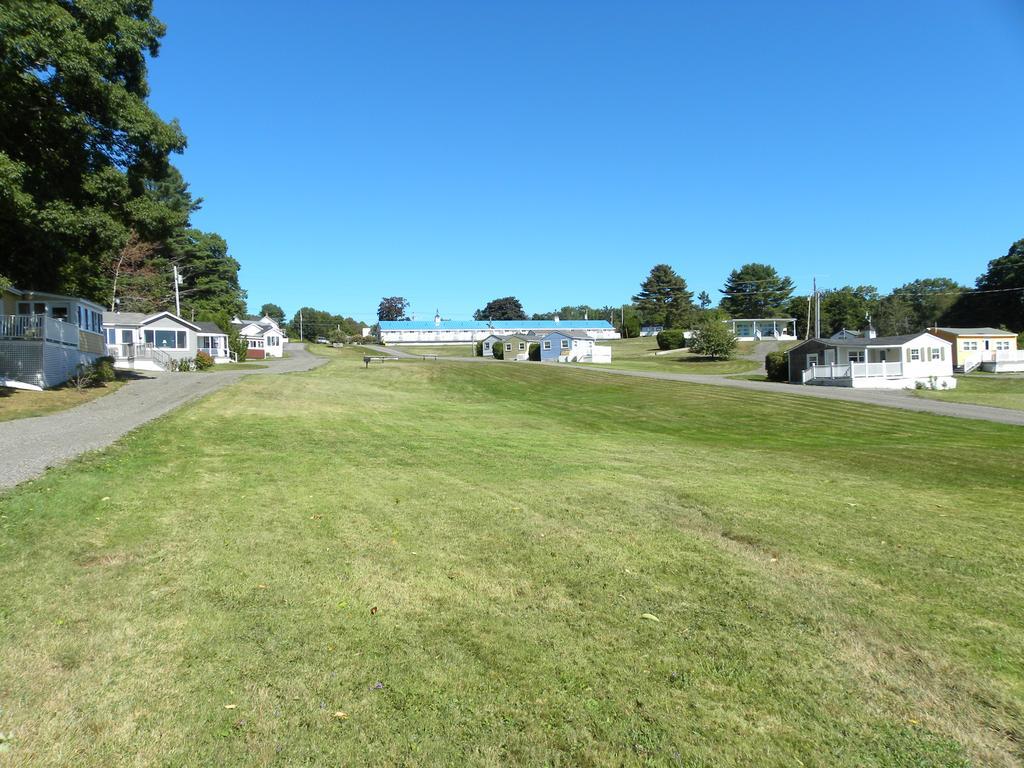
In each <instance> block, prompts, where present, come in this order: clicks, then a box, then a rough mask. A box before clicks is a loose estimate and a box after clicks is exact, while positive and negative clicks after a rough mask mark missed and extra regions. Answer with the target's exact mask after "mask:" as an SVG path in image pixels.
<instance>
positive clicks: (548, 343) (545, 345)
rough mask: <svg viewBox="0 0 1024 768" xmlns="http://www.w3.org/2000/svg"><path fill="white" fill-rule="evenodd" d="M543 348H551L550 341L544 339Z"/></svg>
mask: <svg viewBox="0 0 1024 768" xmlns="http://www.w3.org/2000/svg"><path fill="white" fill-rule="evenodd" d="M544 349H551V342H550V341H545V342H544Z"/></svg>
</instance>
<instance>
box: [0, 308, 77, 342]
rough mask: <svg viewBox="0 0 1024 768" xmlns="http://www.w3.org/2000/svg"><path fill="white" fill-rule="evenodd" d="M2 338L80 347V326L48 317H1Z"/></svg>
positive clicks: (0, 335)
mask: <svg viewBox="0 0 1024 768" xmlns="http://www.w3.org/2000/svg"><path fill="white" fill-rule="evenodd" d="M0 338H3V339H26V340H36V341H49V342H52V343H54V344H61V345H63V346H67V347H78V326H77V325H73V324H72V323H68V322H64V321H63V320H54V319H53V318H52V317H49V316H47V315H0Z"/></svg>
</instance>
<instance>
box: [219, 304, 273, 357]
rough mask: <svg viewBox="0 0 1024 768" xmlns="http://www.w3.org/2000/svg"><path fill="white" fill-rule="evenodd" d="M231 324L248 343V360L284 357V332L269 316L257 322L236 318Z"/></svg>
mask: <svg viewBox="0 0 1024 768" xmlns="http://www.w3.org/2000/svg"><path fill="white" fill-rule="evenodd" d="M231 324H232V325H234V326H236V327H237V328H238V334H239V335H240V336H241V337H242V338H243V339H245V340H246V341H247V342H248V344H249V351H248V352H247V356H248V357H249V359H250V360H252V359H263V358H267V357H282V356H283V355H284V342H285V335H284V331H282V330H281V326H280V325H278V324H277V321H276V320H274V318H272V317H270V316H269V315H264V316H263V317H261V318H259V319H258V320H252V319H249V320H240V319H238V318H237V317H236V318H234V319H233V320H232V321H231Z"/></svg>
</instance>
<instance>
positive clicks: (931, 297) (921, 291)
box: [890, 277, 967, 333]
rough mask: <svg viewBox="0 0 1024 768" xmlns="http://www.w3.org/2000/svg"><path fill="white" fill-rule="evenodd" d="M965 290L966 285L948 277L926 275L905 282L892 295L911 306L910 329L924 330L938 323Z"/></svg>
mask: <svg viewBox="0 0 1024 768" xmlns="http://www.w3.org/2000/svg"><path fill="white" fill-rule="evenodd" d="M965 290H967V289H966V288H964V286H962V285H960V284H959V283H958V282H956V281H955V280H950V279H949V278H948V277H926V278H923V279H921V280H914V281H912V282H909V283H905V284H904V285H901V286H900V287H899V288H896V289H894V290H893V292H892V293H891V294H890V295H891V296H893V297H899V298H900V299H902V300H904V302H905V303H906V306H907V307H908V308H909V310H910V313H911V318H910V323H909V324H910V326H911V329H910V331H923V330H924V329H925V328H928V327H931V326H934V325H936V324H938V322H939V321H940V320H942V318H943V317H945V316H946V314H947V313H948V312H949V310H950V309H951V308H952V307H953V305H954V304H956V302H957V299H959V298H960V294H962V293H963V292H964V291H965ZM910 331H907V332H908V333H909V332H910Z"/></svg>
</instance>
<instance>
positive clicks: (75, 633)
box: [0, 350, 1024, 766]
mask: <svg viewBox="0 0 1024 768" xmlns="http://www.w3.org/2000/svg"><path fill="white" fill-rule="evenodd" d="M324 354H330V355H332V356H335V357H336V358H337V360H336V361H333V362H331V363H329V364H328V365H326V366H324V367H323V368H320V369H318V370H316V371H313V372H310V373H307V374H301V375H287V376H283V377H273V378H271V377H255V376H254V377H250V378H248V379H246V380H245V381H243V382H241V383H239V384H238V385H237V386H233V387H231V388H229V389H227V390H224V391H221V392H219V393H217V394H215V395H213V396H211V397H209V398H207V399H205V400H203V401H201V402H199V403H196V404H193V405H190V406H188V407H186V408H184V409H182V410H180V411H178V412H176V413H174V414H172V415H170V416H168V417H165V418H163V419H161V420H159V421H158V422H155V423H153V424H151V425H149V426H147V427H145V428H143V429H141V430H139V431H137V432H136V433H133V434H132V435H130V436H129V437H128V438H126V439H124V440H122V441H121V442H120V443H119V444H118V446H116V447H114V448H113V449H111V450H108V451H106V452H103V453H101V454H97V455H93V456H90V457H88V458H86V459H84V460H82V461H79V462H77V463H76V464H75V465H73V466H71V467H69V468H66V469H62V470H58V471H51V472H50V473H48V474H47V475H46V476H45V477H44V478H42V479H40V480H38V481H36V482H33V483H31V484H27V485H25V486H22V487H21V488H19V489H17V490H16V491H14V492H13V493H10V494H8V495H6V496H4V497H0V595H3V599H2V600H0V658H2V659H3V660H4V663H3V664H2V665H0V733H3V734H13V735H12V737H11V738H9V739H8V740H7V741H4V742H0V743H2V745H3V746H5V747H7V751H6V752H5V753H0V760H4V761H6V763H5V764H10V765H33V766H39V765H62V764H68V763H69V762H72V763H74V764H75V765H77V766H106V765H111V764H118V763H125V762H132V763H137V764H146V763H159V764H166V765H211V764H215V765H239V766H240V765H295V764H352V765H357V764H358V765H438V764H449V765H495V766H497V765H508V764H535V765H542V764H543V765H555V764H563V765H641V764H651V765H676V764H678V765H692V766H697V765H707V766H748V765H759V766H763V765H768V766H774V765H778V766H792V765H800V764H803V765H822V766H826V765H827V766H865V765H875V766H939V765H942V766H946V765H967V764H971V763H977V764H988V765H1004V766H1011V765H1020V764H1021V762H1022V760H1024V752H1022V747H1021V744H1022V743H1024V729H1022V726H1021V723H1022V722H1024V711H1022V707H1021V702H1022V701H1024V583H1022V581H1021V578H1020V573H1021V566H1022V559H1021V558H1022V555H1021V549H1020V542H1021V541H1022V540H1024V519H1022V516H1021V513H1020V500H1021V498H1024V456H1022V454H1021V451H1020V445H1021V437H1020V436H1021V431H1020V430H1019V429H1018V428H1014V427H1009V426H1002V425H996V424H988V423H982V422H971V421H964V420H955V419H944V418H940V417H934V416H929V415H923V414H914V413H908V412H901V411H894V410H887V409H881V408H871V407H864V406H858V405H854V404H849V403H841V402H831V401H824V400H816V399H810V398H806V399H805V398H801V397H799V396H796V395H793V396H783V395H770V394H763V395H762V394H758V393H751V392H745V391H734V390H728V389H724V388H716V387H712V386H704V385H689V384H680V383H674V382H661V381H648V380H635V379H630V378H627V377H621V378H615V379H612V378H611V377H607V378H606V377H593V378H592V377H584V376H581V375H580V374H579V372H578V371H573V370H566V369H564V368H556V367H554V366H527V365H515V366H513V365H508V366H504V365H474V364H458V363H445V362H438V363H434V362H431V363H419V362H408V363H402V364H394V365H385V366H375V367H371V368H369V369H366V368H364V367H363V365H362V364H361V362H360V361H359V353H358V352H353V351H348V350H345V351H335V350H326V351H325V352H324Z"/></svg>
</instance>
